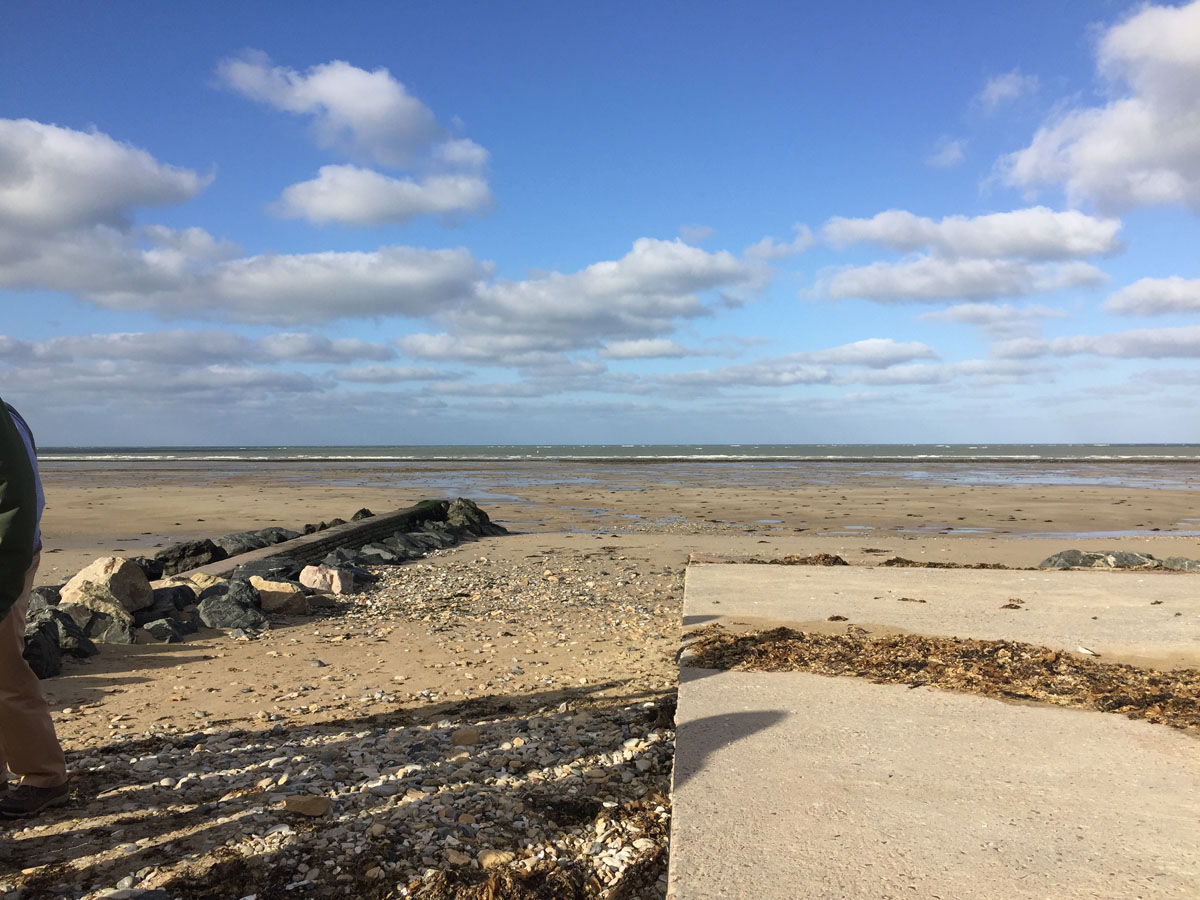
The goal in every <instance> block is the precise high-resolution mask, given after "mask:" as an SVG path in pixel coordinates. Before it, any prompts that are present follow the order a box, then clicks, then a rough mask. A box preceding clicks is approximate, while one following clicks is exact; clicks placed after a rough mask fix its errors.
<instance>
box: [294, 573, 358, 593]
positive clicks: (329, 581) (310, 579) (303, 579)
mask: <svg viewBox="0 0 1200 900" xmlns="http://www.w3.org/2000/svg"><path fill="white" fill-rule="evenodd" d="M300 583H301V584H302V585H304V586H305V587H307V588H312V589H313V590H316V591H328V592H329V593H332V594H349V593H351V592H352V591H353V590H354V576H353V575H352V574H350V573H349V572H347V571H346V570H345V569H335V568H332V567H331V566H305V567H304V568H303V569H301V570H300Z"/></svg>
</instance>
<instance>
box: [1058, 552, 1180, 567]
mask: <svg viewBox="0 0 1200 900" xmlns="http://www.w3.org/2000/svg"><path fill="white" fill-rule="evenodd" d="M1161 567H1162V562H1161V561H1160V560H1158V559H1156V558H1155V557H1154V556H1152V555H1150V554H1149V553H1133V552H1130V551H1128V550H1063V551H1062V552H1061V553H1055V554H1054V555H1053V556H1050V557H1047V558H1046V559H1044V560H1042V561H1041V562H1040V563H1038V568H1039V569H1078V568H1088V569H1158V568H1161Z"/></svg>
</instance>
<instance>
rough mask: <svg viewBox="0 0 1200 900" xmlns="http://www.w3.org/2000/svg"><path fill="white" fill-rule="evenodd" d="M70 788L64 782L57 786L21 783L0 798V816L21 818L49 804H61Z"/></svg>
mask: <svg viewBox="0 0 1200 900" xmlns="http://www.w3.org/2000/svg"><path fill="white" fill-rule="evenodd" d="M70 795H71V789H70V788H69V787H67V786H66V785H65V784H60V785H58V787H34V786H33V785H32V784H23V785H21V786H19V787H16V788H13V789H12V790H11V791H9V792H8V793H7V794H5V795H4V797H3V798H0V816H3V817H4V818H6V819H23V818H24V817H25V816H32V815H35V814H37V813H40V812H41V811H42V810H43V809H46V808H47V807H50V806H61V805H62V804H64V803H66V802H67V798H68V797H70Z"/></svg>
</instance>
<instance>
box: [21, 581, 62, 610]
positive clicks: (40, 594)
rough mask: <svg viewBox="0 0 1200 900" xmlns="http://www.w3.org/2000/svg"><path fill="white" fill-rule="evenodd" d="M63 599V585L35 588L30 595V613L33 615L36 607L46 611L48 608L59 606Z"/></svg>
mask: <svg viewBox="0 0 1200 900" xmlns="http://www.w3.org/2000/svg"><path fill="white" fill-rule="evenodd" d="M61 599H62V585H57V586H53V585H45V586H43V587H35V588H34V589H33V590H32V591H31V592H30V594H29V612H30V613H31V614H32V613H33V611H34V608H35V607H37V608H43V609H44V608H45V607H47V606H58V603H59V601H60V600H61Z"/></svg>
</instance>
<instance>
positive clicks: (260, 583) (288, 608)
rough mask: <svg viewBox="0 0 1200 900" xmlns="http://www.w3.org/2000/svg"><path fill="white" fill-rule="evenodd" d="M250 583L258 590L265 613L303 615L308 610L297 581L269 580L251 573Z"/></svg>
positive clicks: (306, 601) (302, 590) (302, 589)
mask: <svg viewBox="0 0 1200 900" xmlns="http://www.w3.org/2000/svg"><path fill="white" fill-rule="evenodd" d="M250 584H251V586H252V587H253V588H254V589H255V590H256V591H258V598H259V601H260V602H261V604H262V610H263V612H265V613H276V614H278V615H303V614H305V613H307V612H308V611H309V609H308V598H307V597H306V596H305V595H304V588H303V587H302V586H301V585H300V584H299V583H298V582H294V581H270V580H268V579H266V578H260V577H258V576H257V575H251V576H250Z"/></svg>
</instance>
